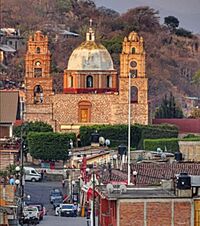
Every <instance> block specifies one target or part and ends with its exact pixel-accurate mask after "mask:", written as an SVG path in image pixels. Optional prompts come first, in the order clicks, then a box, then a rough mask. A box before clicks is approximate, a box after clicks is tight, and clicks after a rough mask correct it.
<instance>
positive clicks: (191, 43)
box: [1, 0, 200, 108]
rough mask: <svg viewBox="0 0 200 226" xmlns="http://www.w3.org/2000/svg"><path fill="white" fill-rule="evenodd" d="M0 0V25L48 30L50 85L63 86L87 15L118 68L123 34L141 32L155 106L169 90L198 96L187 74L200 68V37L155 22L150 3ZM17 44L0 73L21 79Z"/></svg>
mask: <svg viewBox="0 0 200 226" xmlns="http://www.w3.org/2000/svg"><path fill="white" fill-rule="evenodd" d="M17 2H18V3H17V4H16V0H2V7H1V8H2V21H1V27H14V28H16V29H20V31H21V34H22V36H24V37H25V40H26V39H27V37H28V36H29V35H30V34H31V33H33V32H35V31H36V30H42V31H43V32H44V33H46V34H48V36H49V40H50V50H51V53H52V75H53V76H54V80H55V89H56V91H57V92H61V91H62V74H63V70H64V69H65V68H66V66H67V61H68V58H69V56H70V54H71V52H72V51H73V49H74V48H75V47H76V46H78V45H79V44H80V43H81V42H82V41H83V40H84V39H85V32H86V30H87V28H88V25H89V19H90V18H92V19H93V21H94V27H95V29H96V36H97V39H98V40H99V41H101V42H102V43H103V44H104V45H105V46H106V47H107V48H108V50H109V52H110V53H111V55H112V57H113V60H114V64H115V68H116V69H118V70H119V54H120V52H121V44H122V41H123V38H124V36H126V35H128V34H129V32H131V31H133V30H134V31H137V32H138V33H139V34H140V35H142V36H143V37H144V41H145V49H146V54H147V62H146V66H147V70H146V73H147V76H148V78H149V89H150V91H149V99H150V103H151V106H152V107H153V108H154V107H155V106H156V105H158V104H159V102H160V101H161V99H162V98H163V97H164V95H165V94H168V93H169V92H173V94H174V95H175V96H176V97H177V98H181V97H183V96H197V95H199V90H198V85H197V84H194V83H192V77H193V75H194V74H195V72H196V71H198V69H199V68H200V48H199V44H200V40H199V36H198V35H191V36H188V37H184V36H180V35H179V36H177V35H176V34H175V32H173V31H171V30H170V28H169V27H167V26H166V25H163V24H160V22H159V13H158V12H157V11H156V10H155V9H152V8H149V7H148V6H146V7H139V8H134V9H130V10H128V11H127V12H126V13H124V14H122V15H120V14H119V13H117V12H115V11H113V10H111V9H107V8H104V7H101V8H97V7H96V6H95V4H94V2H93V1H91V0H85V1H84V0H18V1H17ZM69 28H70V31H72V32H76V33H78V34H79V35H80V36H79V37H76V38H75V37H71V38H70V37H68V38H66V37H64V36H62V35H59V30H63V29H65V30H67V29H69ZM25 51H26V46H24V47H23V48H21V49H20V50H19V51H18V52H17V53H16V54H15V56H14V57H12V58H11V59H10V61H9V65H8V68H7V69H2V71H3V73H2V74H1V77H2V78H3V75H4V77H8V78H9V79H12V80H18V81H19V80H23V76H24V54H25Z"/></svg>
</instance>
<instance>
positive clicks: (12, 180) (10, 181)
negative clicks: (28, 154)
mask: <svg viewBox="0 0 200 226" xmlns="http://www.w3.org/2000/svg"><path fill="white" fill-rule="evenodd" d="M9 184H10V185H14V184H15V179H14V178H13V176H11V177H10V180H9Z"/></svg>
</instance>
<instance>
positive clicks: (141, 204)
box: [118, 199, 194, 226]
mask: <svg viewBox="0 0 200 226" xmlns="http://www.w3.org/2000/svg"><path fill="white" fill-rule="evenodd" d="M192 212H193V203H192V200H190V199H146V200H144V199H141V200H139V199H137V200H135V199H131V200H121V201H120V203H119V212H118V213H119V214H120V216H119V224H118V225H120V226H144V225H148V226H156V225H158V226H161V225H163V226H171V225H185V226H186V225H187V226H190V225H194V223H193V222H194V215H193V214H192Z"/></svg>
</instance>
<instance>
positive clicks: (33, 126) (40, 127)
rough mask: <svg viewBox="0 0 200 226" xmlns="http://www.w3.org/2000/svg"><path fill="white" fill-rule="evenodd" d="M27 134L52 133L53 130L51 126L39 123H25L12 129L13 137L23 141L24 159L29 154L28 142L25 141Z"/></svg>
mask: <svg viewBox="0 0 200 226" xmlns="http://www.w3.org/2000/svg"><path fill="white" fill-rule="evenodd" d="M29 132H53V128H52V126H51V125H49V124H47V123H45V122H41V121H36V122H26V123H24V124H22V125H21V126H17V127H14V130H13V135H14V136H15V137H18V138H21V137H22V139H23V151H24V155H25V157H26V155H27V153H28V152H29V147H28V141H27V136H28V134H29Z"/></svg>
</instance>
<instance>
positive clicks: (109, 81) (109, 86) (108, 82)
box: [106, 75, 112, 88]
mask: <svg viewBox="0 0 200 226" xmlns="http://www.w3.org/2000/svg"><path fill="white" fill-rule="evenodd" d="M106 86H107V88H112V76H110V75H109V76H107V81H106Z"/></svg>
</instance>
